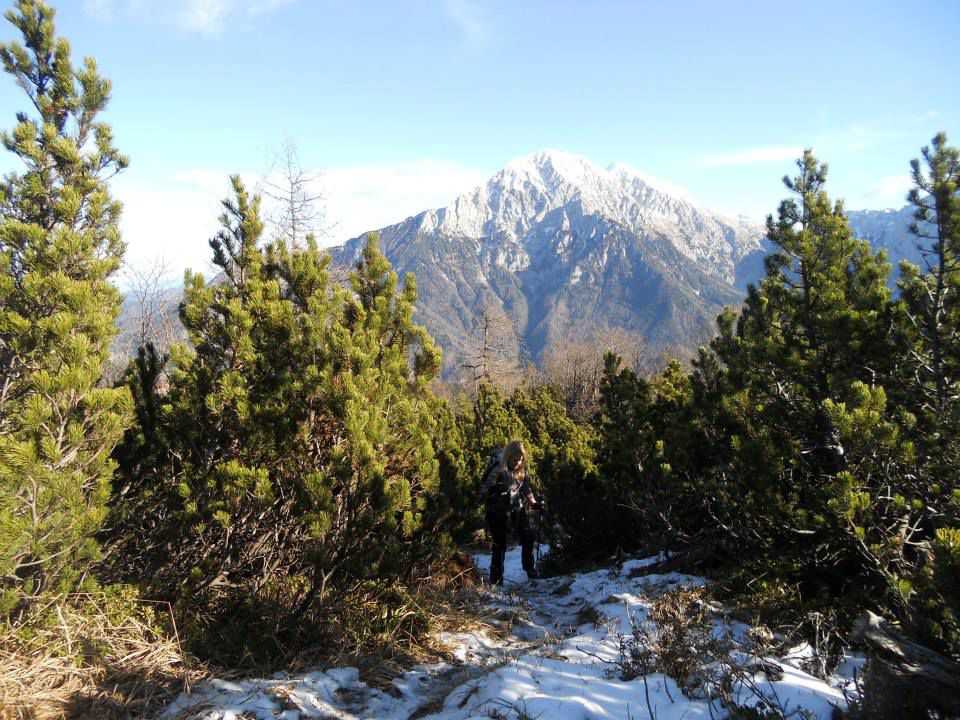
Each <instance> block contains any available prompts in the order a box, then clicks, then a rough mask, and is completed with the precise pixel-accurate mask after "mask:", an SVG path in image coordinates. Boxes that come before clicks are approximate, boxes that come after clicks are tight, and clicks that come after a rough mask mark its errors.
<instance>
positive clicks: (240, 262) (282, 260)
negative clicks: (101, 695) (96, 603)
mask: <svg viewBox="0 0 960 720" xmlns="http://www.w3.org/2000/svg"><path fill="white" fill-rule="evenodd" d="M232 183H233V195H232V197H231V198H229V199H228V200H226V201H224V203H223V207H224V213H223V215H222V217H221V224H222V230H221V231H220V232H219V233H218V235H217V236H216V237H215V238H214V239H213V240H211V247H212V249H213V255H214V263H215V264H216V265H217V267H218V268H219V269H220V274H219V276H218V280H217V281H215V282H210V283H208V282H206V281H205V280H204V279H203V277H201V276H200V275H194V274H188V276H187V288H186V292H185V295H184V302H183V304H182V306H181V320H182V322H183V324H184V327H185V328H186V330H187V332H188V334H189V338H190V341H191V347H186V346H180V347H175V348H174V350H173V353H172V357H171V364H172V371H171V373H170V387H169V390H168V391H166V392H164V391H161V389H160V388H158V387H157V385H156V383H154V382H152V381H151V378H154V377H156V368H155V367H153V365H154V364H153V363H150V362H146V360H149V358H148V357H145V358H144V360H145V361H144V362H140V363H139V364H138V367H137V371H136V372H135V373H131V375H130V381H131V383H132V385H133V388H134V391H135V394H136V396H137V399H138V417H139V418H140V419H141V423H142V427H140V428H138V429H137V430H136V431H135V432H131V433H130V434H129V435H128V436H127V442H126V444H125V446H124V448H123V452H122V453H121V454H120V457H122V458H125V459H129V458H132V457H135V456H137V454H138V452H139V451H138V449H139V448H145V449H148V450H149V451H150V453H149V454H152V455H153V457H152V458H151V459H150V463H149V466H146V467H144V466H143V461H142V455H141V456H140V464H139V465H138V464H137V463H136V462H127V460H125V463H124V467H123V468H122V469H123V475H124V478H125V479H129V480H130V483H131V488H133V493H134V494H135V495H136V496H137V498H136V499H135V500H134V501H133V502H134V504H135V506H136V507H138V508H140V509H141V510H142V512H140V513H136V514H131V513H130V512H119V511H118V512H117V514H116V518H117V521H118V528H117V532H116V533H115V541H116V542H117V543H118V547H119V548H120V549H121V551H118V552H116V553H114V554H115V555H117V556H120V557H123V556H125V555H126V556H136V557H140V558H143V559H144V562H145V563H147V569H148V573H149V576H148V578H146V580H147V582H148V583H149V584H150V586H151V587H152V589H153V591H154V592H156V593H158V594H160V595H163V596H167V597H171V596H174V597H175V596H177V595H178V594H179V596H180V599H181V602H182V603H183V604H182V606H181V607H183V608H184V609H185V610H186V612H187V614H188V615H190V614H191V612H197V611H199V612H200V613H202V614H204V615H205V616H207V617H219V619H220V621H222V622H223V623H224V625H222V626H219V627H220V630H218V629H217V627H218V626H217V625H216V623H214V624H213V625H207V628H208V630H209V631H210V632H212V633H213V636H212V637H211V638H210V640H211V641H212V642H213V643H214V644H218V643H219V642H220V641H221V640H222V636H220V635H218V633H221V632H223V633H235V632H236V629H237V626H236V622H235V621H234V620H232V619H231V618H232V614H233V613H234V612H238V610H237V608H238V607H243V608H246V610H247V611H248V612H251V613H253V615H252V620H251V621H252V622H254V623H260V622H262V621H263V620H264V619H265V617H264V615H263V613H269V620H270V621H271V622H274V623H276V624H277V632H278V633H281V634H282V633H293V634H295V633H296V628H297V627H299V626H300V625H301V624H302V623H301V621H303V620H304V618H307V617H310V618H313V619H314V620H316V621H317V623H316V625H314V626H313V627H314V628H319V629H322V627H323V626H324V623H325V622H328V621H329V622H332V621H333V617H334V616H333V615H331V613H332V610H333V608H336V607H337V604H338V602H340V601H342V600H343V597H344V594H345V593H347V592H349V591H350V589H351V588H354V587H356V586H357V583H364V582H368V581H370V582H372V581H377V582H389V581H392V580H396V579H398V578H401V577H403V576H404V575H405V574H406V573H408V572H409V571H410V570H411V568H412V567H413V566H414V565H415V564H417V563H419V562H423V561H426V560H429V559H431V558H432V557H434V556H435V555H436V554H437V553H439V552H440V551H442V550H444V549H445V548H446V543H447V542H448V540H449V535H448V534H447V532H446V527H445V526H444V525H443V523H444V521H445V519H446V517H447V514H448V512H449V507H448V505H447V504H446V503H445V502H444V501H443V499H442V498H440V497H438V491H439V486H440V482H441V480H446V481H447V482H449V481H450V477H449V475H450V471H451V466H454V467H456V465H457V462H458V460H457V458H456V455H455V453H450V452H443V451H444V449H445V448H444V447H443V445H442V443H440V442H439V441H436V439H437V437H438V435H440V434H443V432H446V431H447V430H449V427H445V428H443V429H441V430H438V426H439V425H441V424H442V422H443V418H444V409H443V407H442V404H441V403H439V401H437V400H436V399H435V398H434V397H433V396H432V395H431V394H430V392H429V390H428V383H429V382H430V380H431V379H432V378H433V377H435V376H436V374H437V372H438V370H439V362H440V354H439V351H438V350H437V349H436V348H435V347H434V344H433V341H432V339H431V338H430V337H429V336H428V335H427V334H426V332H425V331H424V330H423V328H421V327H419V326H417V325H416V324H415V323H414V322H413V308H414V303H415V301H416V285H415V282H414V279H413V277H412V276H409V277H408V278H407V279H406V281H405V282H404V283H403V286H402V287H400V288H398V281H397V277H396V274H395V273H393V272H392V271H391V269H390V266H389V263H388V262H387V260H386V258H384V256H383V255H382V254H381V253H380V252H379V250H378V249H377V244H376V239H375V238H371V239H370V240H369V242H368V245H367V247H366V249H365V250H364V252H363V255H362V257H361V259H360V262H359V264H358V266H357V268H356V269H355V270H354V272H353V273H352V275H351V286H350V287H349V288H344V287H341V286H339V285H337V284H336V283H333V282H331V280H330V276H329V273H328V265H329V256H328V255H326V254H324V253H321V251H320V250H319V249H318V248H317V245H316V242H315V241H314V239H313V237H312V236H308V238H307V242H306V247H303V248H294V247H291V246H290V245H288V243H287V241H286V240H285V239H283V238H281V239H278V240H276V241H275V242H272V243H268V244H266V246H263V247H261V235H262V231H263V223H262V222H261V220H260V210H259V208H260V201H259V198H258V197H256V196H250V195H249V194H248V193H247V191H246V189H245V187H244V186H243V184H242V183H241V181H240V180H239V178H236V177H234V178H233V179H232ZM447 420H449V418H447ZM448 424H449V423H448ZM151 426H152V427H151ZM157 448H159V451H157V450H156V449H157ZM128 449H129V450H132V451H133V452H128ZM446 449H447V450H449V448H446ZM438 454H440V455H441V457H440V458H439V459H438ZM441 472H444V473H445V475H444V476H443V477H441ZM129 502H130V501H128V503H129ZM118 510H119V509H118ZM138 515H139V517H138ZM132 522H136V523H137V524H138V526H139V527H145V528H150V532H146V533H144V532H141V533H134V532H129V530H132V529H133V527H132V526H131V523H132ZM124 523H126V527H127V528H128V531H126V532H125V531H124ZM211 613H212V614H211ZM238 639H239V640H240V641H241V643H242V648H240V649H239V650H238V652H239V653H241V654H242V653H243V652H247V651H250V652H254V653H259V652H269V648H252V647H251V645H250V642H249V641H250V638H249V637H246V636H245V635H244V637H242V638H238Z"/></svg>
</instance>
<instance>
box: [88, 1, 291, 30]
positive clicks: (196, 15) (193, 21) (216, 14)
mask: <svg viewBox="0 0 960 720" xmlns="http://www.w3.org/2000/svg"><path fill="white" fill-rule="evenodd" d="M296 2H299V0H84V4H83V9H84V12H86V13H87V14H89V15H91V16H93V17H96V18H99V19H102V20H108V19H112V18H113V17H114V16H115V15H116V14H117V11H122V12H123V13H124V14H125V15H126V16H128V17H133V18H136V19H138V20H140V21H142V22H151V23H153V22H161V23H167V24H170V25H174V26H176V27H179V28H180V29H182V30H186V31H188V32H195V33H198V34H200V35H205V36H208V37H215V36H218V35H220V34H222V33H223V31H224V30H225V29H226V27H227V25H228V23H229V22H230V21H231V20H235V19H238V18H239V19H243V18H247V19H249V18H254V17H258V16H261V15H266V14H269V13H273V12H277V11H278V10H281V9H282V8H284V7H287V6H288V5H292V4H294V3H296Z"/></svg>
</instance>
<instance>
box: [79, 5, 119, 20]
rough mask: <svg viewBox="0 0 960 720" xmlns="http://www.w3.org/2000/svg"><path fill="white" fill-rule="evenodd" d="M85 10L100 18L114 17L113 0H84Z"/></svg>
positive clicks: (88, 13)
mask: <svg viewBox="0 0 960 720" xmlns="http://www.w3.org/2000/svg"><path fill="white" fill-rule="evenodd" d="M83 11H84V12H85V13H86V14H87V15H91V16H93V17H95V18H97V19H98V20H109V19H110V18H112V17H113V0H84V2H83Z"/></svg>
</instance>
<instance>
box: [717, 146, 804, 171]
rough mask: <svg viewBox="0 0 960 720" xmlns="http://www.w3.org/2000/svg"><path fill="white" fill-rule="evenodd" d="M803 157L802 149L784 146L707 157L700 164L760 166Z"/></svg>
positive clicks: (750, 149)
mask: <svg viewBox="0 0 960 720" xmlns="http://www.w3.org/2000/svg"><path fill="white" fill-rule="evenodd" d="M801 155H803V148H802V147H787V146H783V145H777V146H771V147H759V148H749V149H747V150H740V151H739V152H735V153H728V154H724V155H706V156H704V157H702V158H700V164H701V165H703V166H705V167H724V166H728V165H760V164H764V163H773V162H783V161H784V160H795V159H796V158H798V157H800V156H801Z"/></svg>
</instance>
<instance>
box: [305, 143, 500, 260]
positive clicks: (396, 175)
mask: <svg viewBox="0 0 960 720" xmlns="http://www.w3.org/2000/svg"><path fill="white" fill-rule="evenodd" d="M491 174H492V173H491V172H490V171H488V170H482V169H478V168H470V167H465V166H463V165H458V164H456V163H449V162H438V161H434V160H422V161H419V162H412V163H402V164H393V165H363V166H351V167H339V168H329V169H326V170H324V172H323V185H324V191H325V193H326V199H327V219H328V221H330V222H331V223H332V224H333V232H332V239H333V241H334V242H336V243H341V242H343V241H345V240H348V239H350V238H352V237H356V236H358V235H361V234H362V233H364V232H367V231H368V230H376V229H378V228H381V227H384V226H386V225H391V224H393V223H397V222H401V221H403V220H405V219H406V218H408V217H410V216H411V215H416V214H417V213H419V212H422V211H424V210H432V209H435V208H439V207H444V206H446V205H448V204H449V203H450V202H452V201H453V200H454V199H456V198H457V197H458V196H459V195H462V194H463V193H466V192H469V191H470V190H472V189H473V188H475V187H477V186H478V185H482V184H483V183H484V182H486V181H487V179H489V177H490V175H491Z"/></svg>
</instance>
